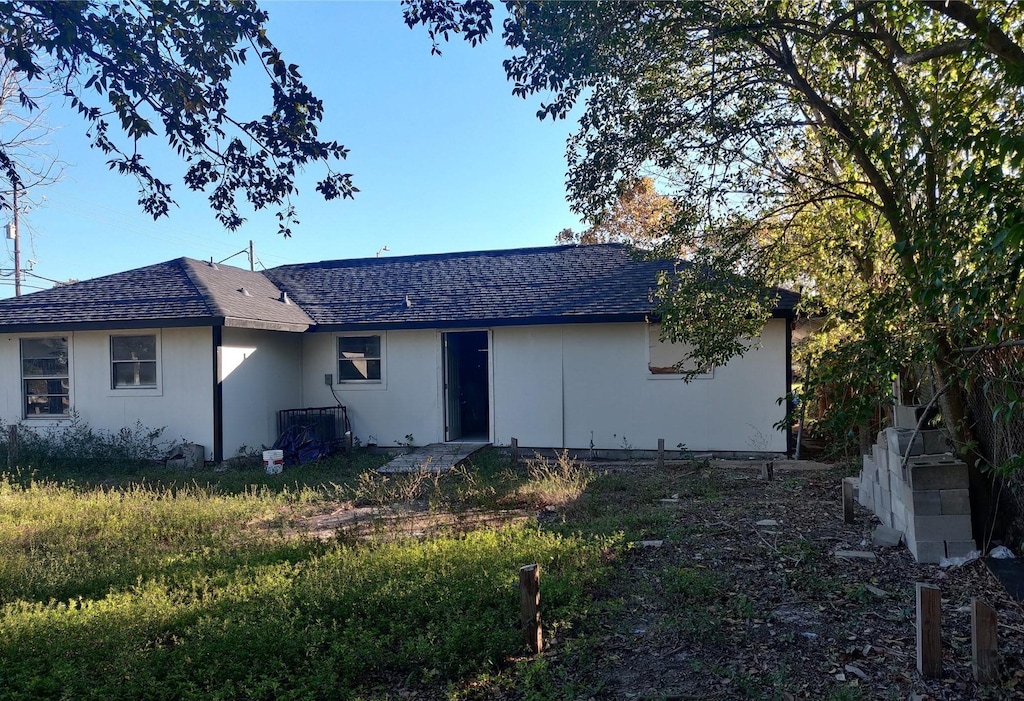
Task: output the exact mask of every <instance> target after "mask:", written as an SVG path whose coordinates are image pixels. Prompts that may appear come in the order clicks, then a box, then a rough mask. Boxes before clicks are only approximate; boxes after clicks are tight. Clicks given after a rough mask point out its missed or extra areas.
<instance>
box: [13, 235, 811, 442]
mask: <svg viewBox="0 0 1024 701" xmlns="http://www.w3.org/2000/svg"><path fill="white" fill-rule="evenodd" d="M671 265H672V263H670V262H667V261H643V260H637V259H635V258H634V257H632V256H631V255H630V253H629V251H628V250H627V249H626V248H625V247H623V246H621V245H617V244H605V245H595V246H555V247H546V248H526V249H515V250H499V251H478V252H469V253H452V254H442V255H418V256H406V257H395V258H370V259H358V260H338V261H325V262H321V263H309V264H301V265H286V266H282V267H278V268H274V269H271V270H267V271H265V272H250V271H246V270H240V269H238V268H233V267H229V266H225V265H217V264H213V263H207V262H202V261H197V260H192V259H188V258H179V259H177V260H172V261H168V262H165V263H159V264H156V265H151V266H147V267H143V268H138V269H135V270H129V271H127V272H123V273H117V274H114V275H108V276H105V277H101V278H96V279H93V280H86V281H82V282H77V283H74V284H71V285H67V286H64V287H58V288H54V289H51V290H45V291H41V292H36V293H33V294H29V295H25V296H22V297H18V298H12V299H6V300H2V301H0V418H2V419H3V420H4V421H7V422H18V421H24V422H30V423H33V424H35V425H48V424H53V423H59V422H61V421H66V420H67V419H68V415H69V412H70V411H71V409H72V408H74V411H75V412H76V413H78V414H79V415H80V416H81V417H82V418H83V419H85V420H86V421H88V422H89V424H90V425H92V426H95V427H99V428H105V429H108V430H117V429H118V428H120V427H122V426H127V425H133V424H135V422H136V421H141V422H142V423H143V425H146V426H149V427H165V428H166V434H165V435H167V436H168V437H171V438H178V437H181V438H183V439H186V440H189V441H192V442H195V443H199V444H201V445H204V446H206V448H207V450H208V451H209V452H208V454H207V458H208V459H212V460H215V461H220V460H222V459H223V458H224V457H226V456H230V455H232V454H234V452H235V451H237V450H238V449H239V448H240V447H242V446H248V447H259V446H261V445H270V444H272V443H273V442H274V440H275V439H276V433H277V424H276V417H277V412H278V411H279V410H282V409H293V408H300V407H311V406H312V407H318V406H333V405H336V404H337V403H339V402H340V403H342V404H344V405H346V406H347V407H348V413H349V417H350V419H351V422H352V429H353V432H354V433H355V435H356V436H357V437H358V438H359V439H360V440H361V441H362V442H364V443H366V442H375V443H377V444H379V445H398V444H399V443H405V442H409V441H410V440H411V441H412V442H414V443H416V444H425V443H433V442H441V441H456V440H469V439H476V440H485V441H490V442H493V443H495V444H508V443H509V442H510V440H511V438H512V437H516V438H517V439H518V442H519V445H521V446H529V447H567V448H591V447H592V448H596V449H621V448H627V449H628V448H635V449H649V448H653V447H654V446H656V445H657V441H658V439H659V438H662V439H665V442H666V445H667V446H668V447H670V448H672V447H675V446H676V445H677V444H685V445H686V446H687V447H688V448H689V449H691V450H700V451H722V452H730V451H736V452H750V451H759V452H786V451H787V449H788V445H787V436H786V435H785V434H784V433H782V432H780V431H778V430H776V429H775V428H773V426H774V425H775V424H776V423H777V422H779V421H780V419H782V418H783V416H784V411H785V410H784V407H783V406H781V405H780V403H779V401H778V400H779V399H780V398H781V397H783V396H785V395H786V393H787V391H788V390H789V377H790V347H791V320H792V317H793V307H794V304H795V302H796V295H795V294H793V293H791V292H787V291H780V298H779V302H778V304H777V308H776V310H775V314H774V317H773V318H772V319H771V320H769V321H768V323H767V324H766V325H765V327H764V330H763V331H762V333H761V336H760V338H758V339H755V343H756V345H755V347H754V349H753V350H751V351H750V352H748V353H747V354H746V355H745V356H743V357H742V358H737V359H734V360H733V361H731V362H730V363H728V364H727V365H726V366H724V367H716V368H709V369H708V370H707V372H706V373H704V374H702V375H701V376H699V377H698V378H697V379H694V380H693V381H691V382H689V383H686V382H682V381H681V379H680V375H678V374H675V373H674V372H672V371H671V368H672V366H673V365H675V364H676V363H677V362H678V361H679V360H681V358H682V357H683V352H682V349H680V348H678V347H676V346H674V345H673V344H670V343H664V342H662V341H661V340H660V339H659V327H658V324H657V320H656V319H655V318H654V317H652V314H651V312H652V309H651V307H652V305H651V301H650V299H651V292H652V290H653V289H654V287H655V285H656V282H655V280H656V276H657V273H658V272H659V271H660V270H664V269H665V268H666V267H669V266H671ZM410 436H411V437H412V438H411V439H410V438H409V437H410Z"/></svg>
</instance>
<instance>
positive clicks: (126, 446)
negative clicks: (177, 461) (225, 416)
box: [0, 411, 171, 472]
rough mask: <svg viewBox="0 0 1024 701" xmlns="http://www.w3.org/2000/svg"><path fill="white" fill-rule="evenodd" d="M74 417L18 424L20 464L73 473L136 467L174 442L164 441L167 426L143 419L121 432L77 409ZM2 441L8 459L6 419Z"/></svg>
mask: <svg viewBox="0 0 1024 701" xmlns="http://www.w3.org/2000/svg"><path fill="white" fill-rule="evenodd" d="M70 418H71V420H70V421H68V422H62V423H61V424H59V425H55V426H45V427H35V426H30V425H27V424H25V423H20V424H18V458H17V462H18V466H19V467H22V468H28V469H34V470H52V469H60V470H61V471H65V470H66V471H70V472H78V471H83V470H87V469H90V468H111V467H113V468H117V469H120V470H132V469H138V468H139V467H142V466H144V465H146V464H148V463H150V462H152V461H154V460H158V459H160V458H161V457H163V455H164V454H165V453H166V452H167V451H168V449H169V448H170V445H171V443H170V441H167V440H162V436H163V432H164V429H163V428H157V429H152V428H148V427H146V426H144V425H143V424H142V422H141V421H136V422H135V424H134V425H133V426H126V427H124V428H122V429H120V430H119V431H106V430H103V429H95V428H93V427H92V426H90V425H89V424H88V422H86V421H85V420H83V419H82V417H81V416H80V415H79V414H78V413H77V412H75V411H72V413H71V417H70ZM0 440H2V441H3V443H2V445H3V454H4V458H5V459H6V457H7V455H8V453H9V450H10V446H9V445H8V440H9V438H8V430H7V427H6V426H4V425H3V424H2V422H0Z"/></svg>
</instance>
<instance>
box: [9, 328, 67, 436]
mask: <svg viewBox="0 0 1024 701" xmlns="http://www.w3.org/2000/svg"><path fill="white" fill-rule="evenodd" d="M69 349H70V344H69V343H68V337H67V336H48V337H37V338H22V339H21V386H22V399H23V401H24V405H23V411H24V416H25V418H26V419H31V418H54V417H57V418H60V417H65V416H68V415H69V414H70V412H71V373H70V367H71V365H70V353H69Z"/></svg>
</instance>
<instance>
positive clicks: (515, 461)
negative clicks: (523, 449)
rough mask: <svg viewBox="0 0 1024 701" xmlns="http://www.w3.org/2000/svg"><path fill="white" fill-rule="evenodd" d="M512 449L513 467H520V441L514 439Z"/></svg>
mask: <svg viewBox="0 0 1024 701" xmlns="http://www.w3.org/2000/svg"><path fill="white" fill-rule="evenodd" d="M510 447H511V449H512V467H518V465H519V439H518V438H515V437H513V438H512V442H511V445H510Z"/></svg>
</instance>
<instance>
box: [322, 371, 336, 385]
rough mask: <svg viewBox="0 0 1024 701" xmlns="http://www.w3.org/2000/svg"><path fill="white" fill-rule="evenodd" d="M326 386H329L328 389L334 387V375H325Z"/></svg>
mask: <svg viewBox="0 0 1024 701" xmlns="http://www.w3.org/2000/svg"><path fill="white" fill-rule="evenodd" d="M324 384H325V385H327V386H328V387H330V386H332V385H333V384H334V375H332V374H331V373H327V374H326V375H324Z"/></svg>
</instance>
